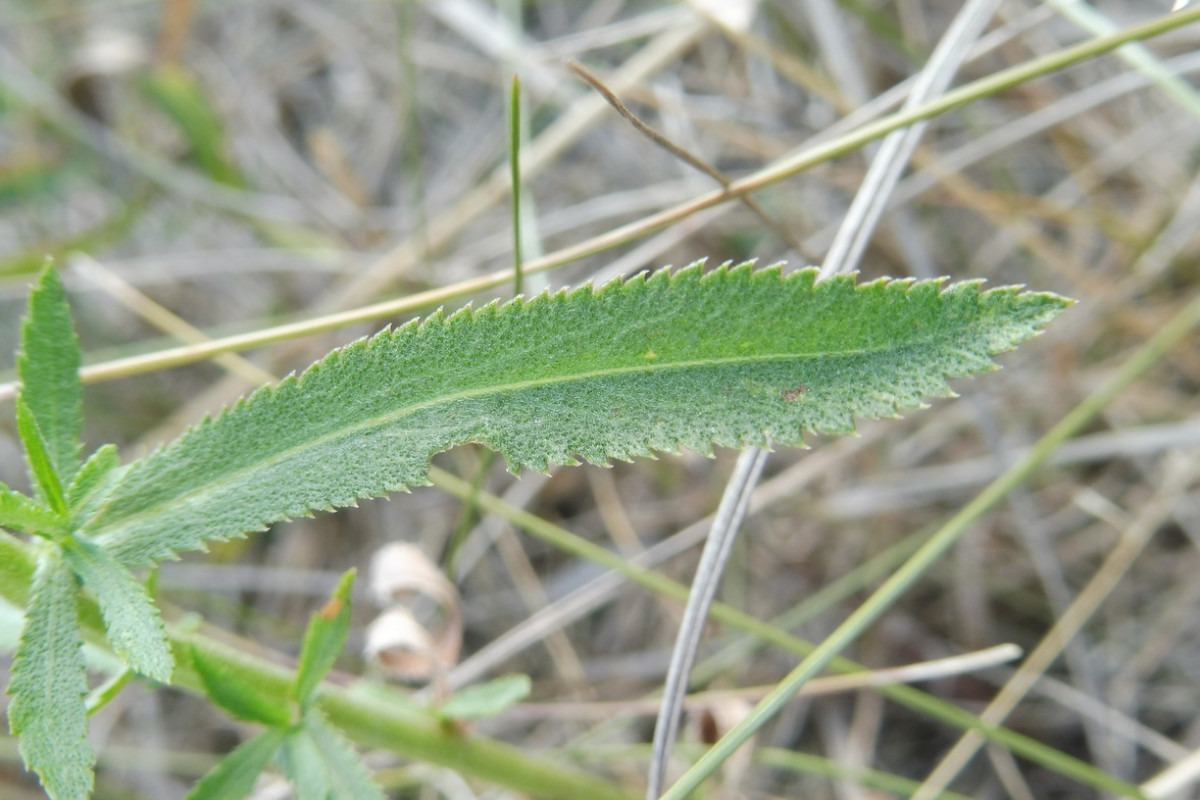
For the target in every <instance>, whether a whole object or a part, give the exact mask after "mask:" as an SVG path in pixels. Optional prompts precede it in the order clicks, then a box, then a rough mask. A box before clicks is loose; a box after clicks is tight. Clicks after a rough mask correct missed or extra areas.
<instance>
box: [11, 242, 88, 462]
mask: <svg viewBox="0 0 1200 800" xmlns="http://www.w3.org/2000/svg"><path fill="white" fill-rule="evenodd" d="M79 362H80V355H79V340H78V339H77V338H76V336H75V329H74V327H73V326H72V325H71V309H70V307H69V306H68V305H67V295H66V293H65V292H64V291H63V287H62V283H61V282H60V281H59V279H58V273H57V272H55V270H54V268H53V267H52V266H47V267H46V268H45V269H44V270H42V274H41V275H40V276H38V280H37V283H36V284H35V285H34V287H33V291H32V292H30V295H29V310H28V312H27V313H26V315H25V319H24V321H23V323H22V325H21V350H20V352H19V353H18V354H17V377H18V378H19V379H20V381H21V399H22V400H24V401H25V403H26V405H28V407H29V411H30V412H31V414H32V419H33V420H34V421H35V422H36V423H37V427H38V429H39V430H40V431H41V433H42V436H43V437H45V449H46V453H47V456H48V458H49V460H50V464H51V465H52V466H53V469H54V472H55V474H56V475H57V476H58V478H59V481H60V482H61V483H62V484H64V485H65V484H69V483H70V482H71V480H72V479H73V478H74V477H75V472H76V471H77V470H78V469H79V450H80V436H81V431H82V429H83V410H82V409H83V386H82V384H81V383H80V380H79ZM22 438H24V434H22ZM25 446H26V447H27V448H28V446H29V442H28V441H26V442H25Z"/></svg>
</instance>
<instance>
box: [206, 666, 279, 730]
mask: <svg viewBox="0 0 1200 800" xmlns="http://www.w3.org/2000/svg"><path fill="white" fill-rule="evenodd" d="M191 650H192V668H193V669H195V670H196V674H197V675H199V676H200V680H201V682H203V683H204V691H205V693H206V694H207V695H208V697H209V699H210V700H212V701H213V702H214V703H216V704H217V705H219V706H220V707H221V708H223V709H225V710H226V711H228V712H229V713H230V714H232V715H233V716H235V717H237V718H238V719H242V720H246V721H247V722H259V723H262V724H263V725H274V726H283V727H286V726H287V725H289V724H291V722H292V717H291V714H290V713H289V712H288V709H286V708H284V707H282V706H278V705H276V704H275V703H272V702H271V701H270V699H268V698H270V697H271V696H272V695H271V694H270V693H269V692H263V691H260V690H259V688H258V687H256V686H255V685H254V684H253V683H251V682H250V680H248V673H238V672H234V671H233V670H232V669H230V668H229V666H228V665H227V664H226V663H225V662H219V661H214V660H213V659H211V658H209V657H208V656H206V655H205V654H204V651H203V650H201V649H199V648H197V647H193V648H191Z"/></svg>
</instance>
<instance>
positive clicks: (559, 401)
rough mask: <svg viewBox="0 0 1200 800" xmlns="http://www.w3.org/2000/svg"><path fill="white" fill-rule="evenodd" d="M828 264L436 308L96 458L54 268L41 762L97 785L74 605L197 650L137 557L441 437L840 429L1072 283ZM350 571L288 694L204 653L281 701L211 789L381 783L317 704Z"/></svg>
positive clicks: (1042, 311)
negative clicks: (87, 451) (871, 277)
mask: <svg viewBox="0 0 1200 800" xmlns="http://www.w3.org/2000/svg"><path fill="white" fill-rule="evenodd" d="M815 279H816V273H815V271H814V270H804V271H800V272H794V273H792V274H789V275H786V276H785V275H784V274H783V273H782V272H781V270H780V268H779V267H772V268H767V269H759V270H756V269H754V268H753V267H752V266H751V265H748V264H743V265H740V266H736V267H732V268H730V267H727V266H723V267H720V268H718V269H715V270H712V271H710V272H708V273H707V274H703V273H702V271H701V268H700V266H699V265H693V266H691V267H689V268H687V269H684V270H681V271H679V272H677V273H675V274H668V273H667V272H666V271H661V272H657V273H655V274H653V275H651V276H650V277H648V278H647V277H642V276H639V277H636V278H633V279H632V280H629V281H625V282H621V281H614V282H612V283H609V284H606V285H604V286H602V287H600V288H592V287H591V286H585V287H583V288H580V289H577V290H574V291H569V292H568V291H562V292H558V293H555V294H542V295H539V296H537V297H535V298H533V299H531V300H524V299H518V300H514V301H512V302H508V303H505V304H503V305H500V304H496V303H493V304H491V305H488V306H486V307H484V308H482V309H479V310H471V309H464V310H462V311H459V312H457V313H454V314H451V315H450V316H445V315H443V314H441V313H440V312H439V313H436V314H434V315H432V316H431V317H429V318H427V319H425V320H423V321H421V322H415V321H414V322H411V323H409V324H407V325H404V326H402V327H400V328H398V329H396V330H385V331H383V332H381V333H379V334H377V335H376V336H374V337H371V338H369V339H363V340H360V341H357V342H354V343H353V344H350V345H348V346H346V347H344V348H342V349H339V350H335V351H334V352H332V353H330V354H329V355H328V356H326V357H325V358H324V359H322V360H321V361H319V362H318V363H316V364H314V365H313V366H311V367H310V368H309V369H308V370H306V371H305V372H304V374H302V375H300V376H298V377H295V376H293V377H289V378H287V379H286V380H284V381H283V382H282V383H280V384H279V385H278V386H267V387H263V388H261V389H259V390H258V391H256V392H254V393H253V394H251V395H250V396H249V397H247V398H245V399H243V400H242V401H240V402H238V403H237V404H236V405H234V406H233V407H232V408H229V409H227V410H225V411H223V412H222V413H220V414H219V415H217V416H216V417H214V418H211V419H205V420H203V421H202V422H200V423H199V424H197V425H196V426H195V427H193V428H192V429H190V430H189V431H187V432H185V433H184V434H183V435H182V436H180V437H179V438H178V439H177V440H175V441H174V442H172V443H170V444H168V445H166V446H164V447H162V448H161V449H159V450H157V451H155V452H154V453H152V454H150V455H149V456H147V457H145V458H143V459H140V460H138V461H135V462H133V463H131V464H127V465H121V464H120V460H119V457H118V454H117V450H116V448H115V447H113V446H111V445H105V446H104V447H101V448H100V449H98V450H96V451H95V452H94V453H92V454H91V455H90V456H89V457H88V458H87V459H84V458H83V454H82V452H81V451H82V446H81V444H80V431H81V427H82V418H81V395H82V387H81V384H80V381H79V377H78V369H79V362H80V353H79V345H78V341H77V339H76V337H75V334H74V332H73V330H72V326H71V318H70V312H69V309H68V306H67V301H66V297H65V294H64V292H63V289H62V286H61V284H60V283H59V279H58V277H57V275H56V274H55V272H54V270H53V269H51V268H47V269H46V270H45V271H44V272H43V273H42V275H41V277H40V278H39V279H38V281H37V284H36V286H35V287H34V289H33V291H32V293H31V295H30V299H29V309H28V314H27V317H26V319H25V321H24V324H23V327H22V334H21V352H20V354H19V357H18V360H17V370H18V376H19V378H20V382H21V391H20V394H19V396H18V399H17V401H16V412H17V428H18V431H19V434H20V437H21V441H22V443H23V445H24V448H25V454H26V459H27V461H28V467H29V473H30V476H31V483H32V485H33V487H34V491H33V496H32V497H30V496H26V495H23V494H20V493H18V492H16V491H13V490H11V489H9V488H7V487H4V486H2V485H0V525H3V526H5V527H8V528H10V529H13V530H19V531H25V532H26V533H28V534H31V536H30V537H29V539H28V542H27V543H24V544H22V543H18V542H16V541H15V540H12V537H10V536H8V535H7V534H3V533H2V532H0V537H4V538H5V539H7V540H8V544H11V545H14V546H20V547H23V548H24V549H25V552H26V553H29V552H32V554H33V555H32V558H33V559H34V560H35V562H36V568H35V569H34V571H33V574H32V579H31V581H30V580H27V581H26V582H25V583H24V584H23V585H22V586H21V587H20V589H19V590H13V591H12V592H9V594H15V595H17V596H9V597H8V598H7V599H9V600H11V601H15V602H17V603H18V604H21V605H23V606H24V608H25V614H26V616H25V626H24V630H23V632H22V634H21V639H20V645H19V647H18V650H17V653H16V658H15V661H14V664H13V669H12V679H11V681H10V683H9V686H8V693H9V694H11V695H12V700H11V703H10V705H9V712H8V717H9V725H10V727H11V729H12V731H13V733H14V734H16V735H18V736H19V737H20V750H21V755H22V757H23V758H24V760H25V764H26V766H27V767H28V768H29V769H32V770H34V771H36V772H37V774H38V775H39V776H40V778H41V781H42V785H43V787H44V788H45V790H46V792H47V794H49V795H50V797H51V798H54V800H82V799H83V798H86V797H87V796H88V795H89V794H90V792H91V788H92V783H93V765H94V756H93V753H92V750H91V748H90V746H89V745H88V743H87V740H86V733H87V711H86V704H85V697H87V693H88V684H87V679H86V674H85V663H84V659H83V656H82V653H81V643H82V634H81V630H80V622H81V619H82V618H83V617H86V616H87V615H89V614H90V615H92V616H94V615H95V611H96V609H97V608H98V610H99V614H100V616H101V617H102V624H103V628H104V629H105V630H106V632H107V643H108V646H109V647H110V648H111V650H112V652H113V653H115V654H116V655H117V656H118V657H119V658H120V659H121V660H122V661H123V662H124V663H125V664H126V665H127V666H128V668H129V670H131V671H132V672H133V673H136V674H137V675H140V676H141V677H142V678H144V679H145V680H149V681H153V682H158V683H169V682H170V681H171V676H172V670H173V666H174V661H175V658H176V657H178V655H179V650H178V648H176V651H175V653H173V652H172V648H171V646H170V643H169V641H168V638H167V636H166V634H165V631H164V626H163V623H162V621H161V619H160V616H159V612H158V610H157V608H156V606H155V604H154V602H153V601H152V599H151V598H150V596H149V594H148V593H147V591H146V589H145V587H144V586H143V584H142V582H141V581H139V580H138V578H137V577H135V575H134V573H133V572H131V570H135V569H139V568H144V567H153V566H154V565H156V564H158V563H159V562H161V561H163V560H165V559H171V558H175V557H176V556H177V554H179V553H181V552H184V551H187V550H197V549H204V547H205V546H206V545H207V543H209V542H214V541H220V540H224V539H228V538H230V537H237V536H244V535H246V534H247V533H250V532H254V531H261V530H263V529H264V528H266V527H267V526H268V525H271V524H272V523H275V522H278V521H280V520H285V519H289V518H292V517H298V516H306V515H309V514H311V513H312V512H313V511H316V510H319V509H333V508H337V507H340V506H347V505H351V504H353V503H354V502H355V501H356V500H357V499H358V498H365V497H375V496H378V495H383V494H386V493H388V492H393V491H396V490H401V489H406V488H408V487H411V486H420V485H423V484H426V483H427V482H428V469H429V461H430V458H431V457H432V456H433V455H434V454H435V453H438V452H440V451H442V450H446V449H448V448H450V447H453V446H455V445H458V444H462V443H466V442H477V443H480V444H483V445H486V446H488V447H490V448H493V449H495V450H497V451H499V452H500V454H501V455H503V456H504V457H505V458H506V459H507V461H508V464H509V467H510V468H511V469H512V470H514V471H517V470H520V469H524V468H532V469H537V470H544V469H546V468H547V467H548V466H550V465H552V464H576V463H579V461H581V460H583V461H588V462H591V463H595V464H605V463H607V462H608V461H609V460H610V459H630V458H634V457H652V456H653V455H654V454H655V453H657V452H676V451H678V450H679V449H680V448H684V447H686V448H690V449H692V450H698V451H700V452H704V453H711V452H712V447H713V445H723V446H729V447H744V446H748V445H767V444H771V443H777V444H787V445H803V436H804V432H805V431H817V432H823V433H848V432H851V431H852V430H853V428H854V418H855V417H891V416H895V415H896V414H897V412H898V411H900V410H902V409H906V408H916V407H919V406H921V405H922V403H923V399H924V398H926V397H936V396H948V395H951V394H952V392H951V390H950V388H949V386H948V385H947V383H946V379H947V378H948V377H956V376H965V375H970V374H973V373H976V372H984V371H987V370H990V369H993V368H994V364H993V362H992V360H991V356H993V355H995V354H997V353H1000V352H1003V351H1006V350H1009V349H1011V348H1013V347H1015V346H1016V345H1017V344H1018V343H1020V342H1022V341H1024V340H1025V339H1028V338H1029V337H1031V336H1033V335H1035V334H1036V333H1037V332H1038V331H1039V330H1040V329H1041V328H1042V327H1043V326H1045V325H1046V324H1047V323H1048V322H1049V321H1050V320H1051V319H1052V318H1054V316H1056V315H1057V314H1058V313H1059V312H1061V311H1062V310H1063V309H1064V308H1065V307H1066V306H1067V305H1069V303H1070V301H1069V300H1066V299H1064V298H1062V297H1059V296H1057V295H1053V294H1046V293H1037V292H1026V291H1021V290H1020V289H1019V288H1017V287H1003V288H997V289H990V290H984V289H983V288H982V287H981V286H980V284H979V283H978V282H965V283H953V284H944V283H942V282H940V281H911V280H880V281H874V282H872V283H867V284H863V285H856V284H855V281H854V278H853V277H835V278H832V279H830V280H827V281H824V282H822V283H820V284H817V283H815ZM14 552H15V551H14ZM350 580H351V579H350V577H349V576H348V577H347V578H346V579H345V580H344V581H343V583H342V585H341V586H340V587H339V590H338V592H337V593H336V594H335V596H334V598H333V600H331V601H330V605H329V606H327V607H326V609H325V610H323V611H322V613H319V614H318V615H317V616H316V617H315V618H314V621H313V624H312V625H311V626H310V629H309V632H308V635H307V636H306V638H305V644H304V647H303V650H302V655H301V659H300V668H299V670H298V674H297V676H296V678H295V681H294V684H293V686H292V688H291V690H290V694H289V697H290V700H289V703H290V707H274V706H272V705H270V704H264V703H263V702H262V701H261V700H259V699H256V696H255V693H254V692H253V691H250V690H244V689H239V685H238V683H237V681H236V680H227V679H225V678H227V677H228V676H224V677H223V676H222V675H221V674H220V670H219V668H218V666H217V665H215V664H212V663H209V660H208V659H207V658H206V657H203V656H202V655H201V654H198V652H193V653H191V654H190V668H191V669H194V670H195V671H196V672H197V673H198V674H199V675H200V677H201V679H202V681H203V685H204V687H205V689H206V691H207V692H208V694H209V696H210V698H211V699H213V701H214V702H217V703H218V704H220V705H221V706H222V707H224V708H226V709H228V710H230V711H231V712H232V713H234V714H235V715H237V716H239V717H242V718H244V719H250V720H254V721H256V722H259V723H261V724H264V725H266V726H268V727H267V730H266V732H264V733H263V734H261V735H260V736H259V737H257V738H255V739H252V740H250V741H249V742H247V743H246V744H244V745H242V747H240V748H238V749H237V750H235V751H234V753H232V754H231V755H230V756H229V757H228V758H227V759H226V760H225V761H224V762H222V763H221V765H219V766H218V767H217V768H216V770H214V772H213V773H210V775H209V776H208V777H206V778H205V779H204V780H203V781H201V783H200V784H199V785H198V786H197V787H196V789H195V790H194V791H193V793H192V796H193V797H212V798H218V797H219V798H222V800H228V799H229V798H236V797H241V796H244V795H245V794H246V793H248V792H249V791H250V789H251V787H252V786H253V782H254V779H255V777H256V776H257V775H258V773H259V772H260V771H261V770H262V769H263V768H264V767H265V766H266V765H267V764H268V763H269V762H271V761H272V760H274V761H275V762H277V763H278V764H279V765H280V766H281V767H282V769H283V770H284V771H285V773H286V774H288V775H289V777H291V778H292V779H293V780H294V781H296V782H297V784H298V785H302V786H305V787H307V789H306V792H308V791H312V792H316V794H312V795H311V796H313V797H318V796H319V797H338V798H342V797H345V798H363V797H380V796H381V794H380V792H379V790H378V789H377V788H374V787H373V786H372V785H371V782H370V778H369V775H368V773H367V771H366V770H365V768H363V767H362V765H361V764H360V763H359V762H358V761H357V758H356V756H355V755H354V753H353V750H352V749H351V748H350V747H349V745H348V744H347V743H346V742H345V740H344V739H343V738H342V737H341V734H340V733H339V732H338V731H337V730H336V729H335V728H334V727H333V726H332V725H331V724H330V723H329V722H328V721H327V720H326V718H325V717H324V716H323V714H322V712H321V710H320V702H319V691H318V685H319V683H320V680H321V678H322V677H323V676H324V674H325V673H326V672H327V671H328V669H329V668H330V667H331V666H332V664H333V659H334V658H335V657H336V655H337V653H338V651H339V650H340V649H341V647H342V644H343V642H344V638H345V631H346V626H347V625H348V616H347V611H346V609H347V604H348V599H349V583H350ZM11 583H12V582H11V581H9V584H11ZM81 585H82V587H83V589H84V590H85V594H83V595H81V594H80V592H79V589H80V586H81ZM306 796H308V795H307V794H306Z"/></svg>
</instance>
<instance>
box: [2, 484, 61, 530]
mask: <svg viewBox="0 0 1200 800" xmlns="http://www.w3.org/2000/svg"><path fill="white" fill-rule="evenodd" d="M0 525H3V526H4V527H6V528H12V529H13V530H18V531H27V532H29V533H36V534H39V535H42V536H48V537H52V536H54V535H56V534H61V533H62V529H63V526H64V521H63V519H62V517H61V516H59V515H58V514H56V513H55V512H53V511H51V510H50V509H48V508H46V507H45V506H43V505H42V504H41V503H39V502H37V501H36V500H34V499H33V498H32V497H28V496H26V495H23V494H21V493H20V492H17V491H13V490H12V489H10V488H8V487H7V486H5V485H4V484H3V483H0Z"/></svg>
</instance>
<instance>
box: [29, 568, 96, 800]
mask: <svg viewBox="0 0 1200 800" xmlns="http://www.w3.org/2000/svg"><path fill="white" fill-rule="evenodd" d="M75 592H76V583H75V576H74V575H73V574H72V573H71V570H70V569H68V567H67V565H66V564H65V563H64V562H63V560H62V559H61V558H60V556H59V555H58V553H56V552H53V551H49V550H48V551H45V552H43V553H42V554H41V556H40V558H39V559H38V566H37V570H36V571H35V572H34V578H33V588H32V589H31V592H30V596H29V608H28V610H27V611H26V615H25V630H24V631H23V632H22V634H21V643H20V645H19V646H18V647H17V655H16V658H15V659H14V660H13V666H12V680H11V681H10V682H9V684H8V690H7V691H8V694H10V695H12V697H13V699H12V702H11V703H10V704H9V706H8V725H9V728H10V729H11V730H12V732H13V733H14V734H15V735H17V736H19V737H20V741H19V746H20V750H21V758H22V759H24V761H25V766H26V768H27V769H31V770H33V771H34V772H36V773H37V774H38V777H39V778H41V781H42V788H44V789H45V790H46V794H48V795H49V796H50V797H51V798H52V800H87V797H88V796H89V795H90V794H91V791H92V780H93V776H92V766H93V765H94V764H95V756H94V755H93V754H92V748H91V745H89V744H88V741H87V713H86V711H85V709H84V701H83V698H84V696H85V695H86V694H87V674H86V673H85V672H84V661H83V654H82V652H81V651H80V645H81V644H82V643H83V641H82V639H81V638H80V635H79V620H78V615H77V611H76V605H75V603H76V599H75Z"/></svg>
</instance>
